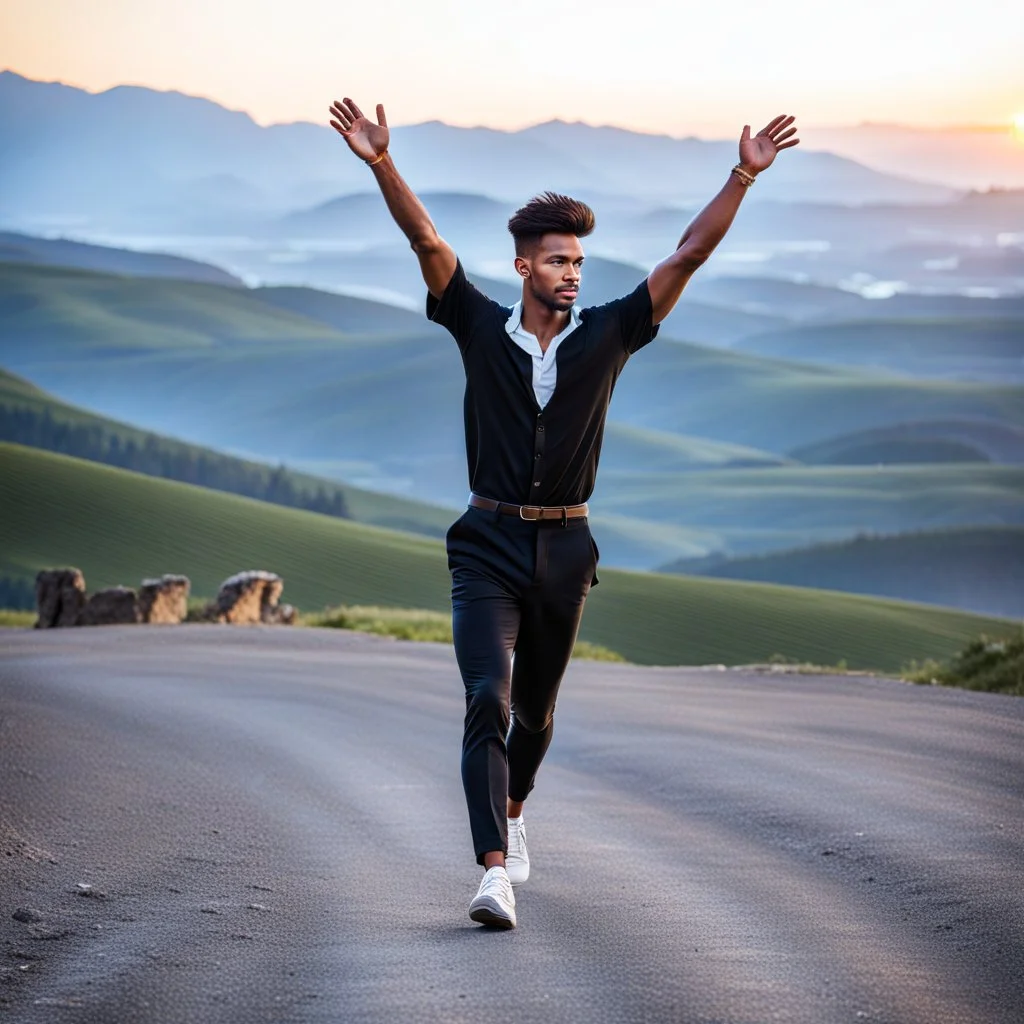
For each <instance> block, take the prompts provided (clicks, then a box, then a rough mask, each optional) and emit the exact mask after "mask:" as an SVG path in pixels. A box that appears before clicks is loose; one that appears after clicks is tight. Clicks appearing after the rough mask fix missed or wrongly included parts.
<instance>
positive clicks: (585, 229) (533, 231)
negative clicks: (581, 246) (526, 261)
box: [508, 192, 594, 256]
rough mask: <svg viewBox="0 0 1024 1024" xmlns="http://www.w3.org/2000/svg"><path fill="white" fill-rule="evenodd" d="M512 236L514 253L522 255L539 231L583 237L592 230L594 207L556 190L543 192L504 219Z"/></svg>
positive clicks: (539, 235) (530, 246)
mask: <svg viewBox="0 0 1024 1024" xmlns="http://www.w3.org/2000/svg"><path fill="white" fill-rule="evenodd" d="M508 229H509V231H510V232H511V233H512V237H513V238H514V239H515V240H516V255H517V256H525V255H527V253H528V252H529V250H530V249H532V248H533V247H534V246H535V245H536V244H537V243H538V242H539V241H540V240H541V237H542V236H543V235H546V234H548V233H551V232H554V233H555V234H559V235H575V236H576V237H577V238H583V237H585V236H586V235H589V234H590V232H591V231H593V230H594V211H593V210H592V209H591V208H590V207H589V206H587V204H586V203H582V202H580V200H578V199H570V198H569V196H563V195H559V194H558V193H557V192H543V193H541V194H540V195H539V196H536V197H534V198H533V199H531V200H530V201H529V202H528V203H527V204H526V205H525V206H523V207H521V208H520V209H518V210H516V212H515V213H514V214H512V217H511V218H510V219H509V222H508Z"/></svg>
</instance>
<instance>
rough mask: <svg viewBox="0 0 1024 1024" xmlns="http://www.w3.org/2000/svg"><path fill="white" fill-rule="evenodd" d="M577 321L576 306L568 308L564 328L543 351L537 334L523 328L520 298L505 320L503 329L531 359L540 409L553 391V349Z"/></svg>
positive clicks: (534, 387) (534, 391)
mask: <svg viewBox="0 0 1024 1024" xmlns="http://www.w3.org/2000/svg"><path fill="white" fill-rule="evenodd" d="M579 323H580V316H579V313H577V312H576V307H575V306H573V307H572V308H571V309H570V310H569V323H568V324H567V325H566V327H565V329H564V330H562V331H559V332H558V334H556V335H555V336H554V337H553V338H552V339H551V344H550V345H548V350H547V352H544V351H543V350H542V349H541V347H540V342H539V341H538V340H537V336H536V335H534V334H530V332H529V331H525V330H523V301H522V299H520V300H519V301H518V302H517V303H516V304H515V305H514V306H513V307H512V315H511V316H510V317H509V318H508V320H506V321H505V330H506V331H507V332H508V336H509V337H510V338H511V339H512V340H513V341H514V342H515V343H516V344H517V345H518V346H519V347H520V348H521V349H522V350H523V351H524V352H528V353H529V354H530V356H531V358H532V359H533V393H534V395H535V396H536V398H537V404H538V405H539V406H540V407H541V408H542V409H543V408H544V406H545V405H547V404H548V402H549V401H550V400H551V396H552V395H553V394H554V392H555V374H556V373H557V366H556V365H555V350H556V349H557V348H558V346H559V344H560V343H561V341H562V339H563V338H564V337H565V336H566V335H568V334H572V332H573V331H575V330H576V328H577V327H578V326H579Z"/></svg>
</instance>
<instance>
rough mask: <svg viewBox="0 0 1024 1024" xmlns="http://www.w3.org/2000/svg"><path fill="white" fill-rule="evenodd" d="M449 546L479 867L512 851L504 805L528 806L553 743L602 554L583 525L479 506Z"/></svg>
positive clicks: (454, 531)
mask: <svg viewBox="0 0 1024 1024" xmlns="http://www.w3.org/2000/svg"><path fill="white" fill-rule="evenodd" d="M447 545H448V567H449V569H450V570H451V573H452V627H453V632H454V634H455V656H456V658H457V660H458V663H459V670H460V671H461V673H462V681H463V683H464V684H465V687H466V721H465V733H464V736H463V741H462V783H463V786H464V787H465V790H466V803H467V804H468V806H469V823H470V828H471V830H472V833H473V845H474V847H475V849H476V855H477V862H478V863H483V855H484V854H485V853H487V852H490V851H492V850H502V851H507V849H508V821H507V818H506V806H505V802H506V798H511V799H512V800H525V799H526V796H527V794H528V793H529V792H530V790H531V789H533V785H534V780H535V778H536V775H537V769H538V768H539V767H540V763H541V761H542V760H543V758H544V754H545V753H546V752H547V749H548V746H549V745H550V743H551V735H552V729H553V716H554V711H555V699H556V697H557V696H558V685H559V683H560V682H561V681H562V676H563V675H564V673H565V669H566V666H567V665H568V664H569V658H570V657H571V655H572V649H573V645H574V644H575V642H576V633H577V631H578V630H579V625H580V617H581V615H582V614H583V605H584V602H585V601H586V598H587V594H588V592H589V591H590V587H591V586H592V585H593V584H595V583H596V582H597V577H596V575H595V574H596V569H597V558H598V554H597V547H596V545H595V544H594V542H593V539H592V538H591V536H590V527H589V526H588V525H587V520H586V519H585V518H581V519H569V520H567V521H566V523H565V525H564V526H563V525H562V523H561V521H559V520H545V521H544V522H526V521H524V520H522V519H519V518H517V517H516V516H510V515H502V514H501V513H498V512H485V511H482V510H480V509H475V508H470V509H467V511H466V512H465V513H464V514H463V515H462V516H461V517H460V518H459V519H458V520H456V522H455V523H454V524H453V525H452V527H451V529H449V531H448V536H447ZM513 655H514V656H513Z"/></svg>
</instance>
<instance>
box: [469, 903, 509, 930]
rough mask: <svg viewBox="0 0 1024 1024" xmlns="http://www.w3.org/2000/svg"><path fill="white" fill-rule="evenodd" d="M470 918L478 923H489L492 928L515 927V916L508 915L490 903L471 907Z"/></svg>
mask: <svg viewBox="0 0 1024 1024" xmlns="http://www.w3.org/2000/svg"><path fill="white" fill-rule="evenodd" d="M469 919H470V920H471V921H476V923H477V924H487V925H490V926H491V927H492V928H515V926H516V921H515V918H514V917H512V918H510V917H508V916H507V915H506V914H505V913H504V912H503V911H502V910H500V909H499V908H498V907H495V906H492V905H491V904H490V903H479V904H478V905H477V906H475V907H470V908H469Z"/></svg>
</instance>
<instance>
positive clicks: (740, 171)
mask: <svg viewBox="0 0 1024 1024" xmlns="http://www.w3.org/2000/svg"><path fill="white" fill-rule="evenodd" d="M729 175H730V177H732V178H734V179H735V180H736V181H738V182H739V183H740V184H741V185H743V186H744V188H750V186H751V185H753V184H754V179H755V178H756V177H757V172H756V171H750V170H748V169H747V167H746V165H745V164H743V163H738V164H736V165H735V166H734V167H733V168H732V170H731V171H730V172H729Z"/></svg>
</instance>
